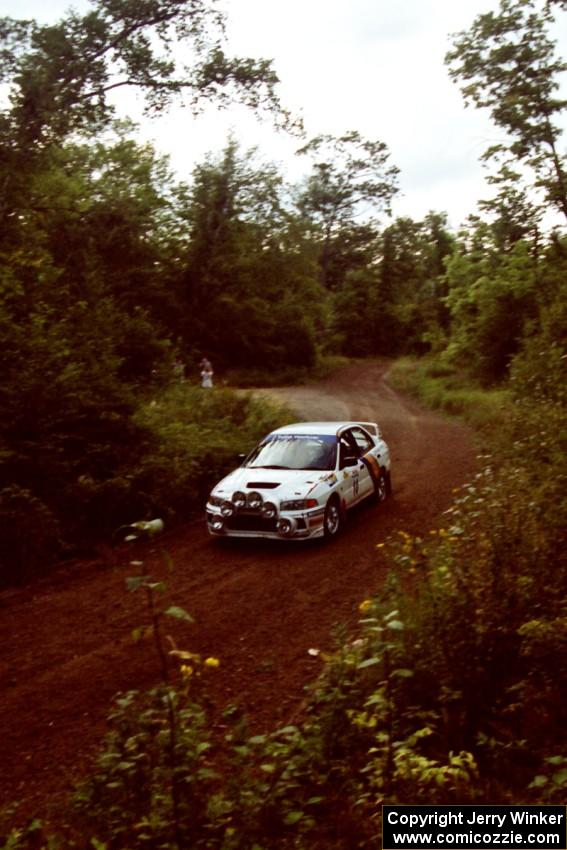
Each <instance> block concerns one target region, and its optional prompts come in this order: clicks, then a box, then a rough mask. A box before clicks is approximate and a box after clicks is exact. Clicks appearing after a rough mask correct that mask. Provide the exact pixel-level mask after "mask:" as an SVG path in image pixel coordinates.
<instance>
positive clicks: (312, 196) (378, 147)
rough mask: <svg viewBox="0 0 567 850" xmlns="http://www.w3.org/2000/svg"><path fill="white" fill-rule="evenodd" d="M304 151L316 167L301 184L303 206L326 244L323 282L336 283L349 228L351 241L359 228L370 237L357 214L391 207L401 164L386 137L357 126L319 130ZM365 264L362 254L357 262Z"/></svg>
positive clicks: (300, 203)
mask: <svg viewBox="0 0 567 850" xmlns="http://www.w3.org/2000/svg"><path fill="white" fill-rule="evenodd" d="M298 154H299V155H300V156H309V157H310V158H311V159H312V160H313V168H312V173H311V174H310V175H309V177H307V179H306V180H305V181H304V184H303V185H302V186H301V187H300V188H299V191H298V194H297V206H298V209H299V211H300V213H301V214H302V215H303V216H305V218H306V220H307V221H308V222H309V223H310V225H311V227H312V230H313V235H314V238H316V239H317V241H318V242H319V244H320V260H319V266H320V278H321V283H322V284H323V286H324V287H326V288H330V286H331V284H333V285H334V286H337V285H338V284H339V282H340V281H339V280H337V275H336V266H337V258H338V257H342V258H343V259H344V254H343V252H342V250H341V241H342V239H343V234H344V233H347V234H349V235H350V237H351V239H350V241H351V243H352V236H353V235H354V234H357V235H358V239H359V240H360V237H361V236H362V234H363V233H364V235H365V239H366V237H367V236H368V227H367V229H366V231H364V230H363V229H362V228H360V226H359V227H358V228H357V226H356V218H357V217H358V216H364V217H365V219H367V220H368V219H370V217H371V214H372V213H377V212H379V211H382V210H386V211H389V208H390V202H391V200H392V198H393V196H394V195H395V193H396V192H397V191H398V189H397V185H396V180H397V175H398V172H399V169H398V168H396V167H395V166H393V165H390V164H389V163H388V160H389V158H390V154H389V152H388V149H387V146H386V145H385V143H384V142H381V141H369V140H366V139H364V138H363V137H362V136H361V135H360V133H358V132H356V131H351V132H349V133H345V134H344V135H343V136H338V137H336V136H330V135H320V136H316V137H315V138H313V139H311V141H309V142H308V143H307V144H306V145H304V146H303V147H302V148H301V149H300V150H299V151H298ZM367 224H368V222H367ZM364 250H365V251H366V250H367V247H366V246H364ZM360 265H361V264H360V263H359V261H358V258H357V259H356V260H355V267H360ZM332 266H335V273H332V272H331V268H332ZM343 267H344V262H343Z"/></svg>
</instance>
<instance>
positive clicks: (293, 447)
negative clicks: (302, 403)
mask: <svg viewBox="0 0 567 850" xmlns="http://www.w3.org/2000/svg"><path fill="white" fill-rule="evenodd" d="M336 459H337V438H336V437H335V436H333V435H327V434H323V435H321V436H320V435H312V434H273V435H271V436H270V437H268V438H267V439H266V440H265V441H264V442H263V443H260V445H259V446H257V447H256V448H255V449H254V451H253V452H252V453H251V454H250V455H249V456H248V458H247V459H246V462H245V466H247V467H250V468H252V469H257V468H258V467H263V468H264V469H321V470H331V469H334V468H335V465H336Z"/></svg>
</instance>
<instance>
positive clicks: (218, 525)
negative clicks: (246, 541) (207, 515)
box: [211, 516, 224, 533]
mask: <svg viewBox="0 0 567 850" xmlns="http://www.w3.org/2000/svg"><path fill="white" fill-rule="evenodd" d="M211 528H212V529H213V531H216V532H217V533H220V532H221V531H224V522H223V521H222V519H221V517H220V516H216V517H215V518H214V520H213V521H212V522H211Z"/></svg>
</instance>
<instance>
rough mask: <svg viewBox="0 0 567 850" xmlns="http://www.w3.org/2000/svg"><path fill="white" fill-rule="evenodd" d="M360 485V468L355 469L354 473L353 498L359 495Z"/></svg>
mask: <svg viewBox="0 0 567 850" xmlns="http://www.w3.org/2000/svg"><path fill="white" fill-rule="evenodd" d="M359 487H360V481H359V475H358V469H355V470H354V471H353V473H352V497H353V499H356V497H357V496H358V490H359Z"/></svg>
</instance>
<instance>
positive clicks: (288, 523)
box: [278, 517, 297, 537]
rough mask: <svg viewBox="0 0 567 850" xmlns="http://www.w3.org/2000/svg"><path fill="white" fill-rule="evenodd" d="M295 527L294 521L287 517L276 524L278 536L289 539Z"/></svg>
mask: <svg viewBox="0 0 567 850" xmlns="http://www.w3.org/2000/svg"><path fill="white" fill-rule="evenodd" d="M296 527H297V523H296V522H295V520H294V519H289V518H288V517H283V518H282V519H280V521H279V522H278V534H281V536H282V537H291V535H292V534H293V533H294V531H295V529H296Z"/></svg>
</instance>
